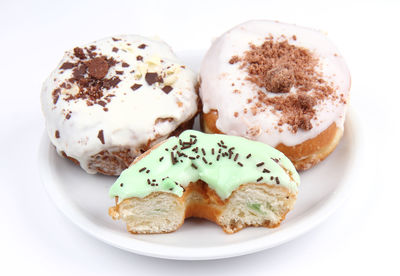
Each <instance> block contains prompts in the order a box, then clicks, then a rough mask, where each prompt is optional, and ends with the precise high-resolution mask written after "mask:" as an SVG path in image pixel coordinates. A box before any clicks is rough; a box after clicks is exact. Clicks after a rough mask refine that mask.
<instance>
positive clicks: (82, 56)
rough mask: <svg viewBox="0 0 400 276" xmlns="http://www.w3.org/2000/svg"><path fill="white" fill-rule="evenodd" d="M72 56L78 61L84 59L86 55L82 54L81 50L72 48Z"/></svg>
mask: <svg viewBox="0 0 400 276" xmlns="http://www.w3.org/2000/svg"><path fill="white" fill-rule="evenodd" d="M74 55H75V56H76V57H77V58H79V59H85V58H86V55H85V53H84V52H83V49H82V48H79V47H75V48H74Z"/></svg>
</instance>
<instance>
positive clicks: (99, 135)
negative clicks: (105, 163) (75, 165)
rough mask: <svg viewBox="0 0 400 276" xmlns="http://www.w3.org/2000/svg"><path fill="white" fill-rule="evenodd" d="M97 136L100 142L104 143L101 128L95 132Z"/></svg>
mask: <svg viewBox="0 0 400 276" xmlns="http://www.w3.org/2000/svg"><path fill="white" fill-rule="evenodd" d="M97 138H99V140H100V142H101V143H102V144H103V145H104V133H103V130H100V131H99V133H98V134H97Z"/></svg>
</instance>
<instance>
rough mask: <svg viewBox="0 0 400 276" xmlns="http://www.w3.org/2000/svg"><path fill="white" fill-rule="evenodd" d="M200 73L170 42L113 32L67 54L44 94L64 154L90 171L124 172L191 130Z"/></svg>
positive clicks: (51, 133)
mask: <svg viewBox="0 0 400 276" xmlns="http://www.w3.org/2000/svg"><path fill="white" fill-rule="evenodd" d="M195 85H196V76H195V74H194V73H193V72H192V71H191V70H189V69H188V68H187V67H186V66H184V65H182V63H181V62H180V61H179V60H178V59H177V57H176V56H175V55H174V54H173V52H172V50H171V49H170V47H169V46H168V45H167V44H166V43H164V42H163V41H160V40H156V39H149V38H145V37H142V36H137V35H122V36H117V37H109V38H105V39H102V40H98V41H95V42H93V43H89V44H87V45H84V46H82V47H76V48H74V49H73V50H70V51H67V52H66V53H65V55H64V57H63V59H62V60H61V62H60V64H59V65H58V66H57V68H56V69H55V70H54V71H53V72H52V73H51V75H50V76H49V77H48V79H47V80H46V81H45V83H44V85H43V89H42V94H41V103H42V109H43V113H44V116H45V119H46V127H47V132H48V135H49V138H50V140H51V142H52V144H53V145H54V146H55V147H56V149H57V152H58V153H59V154H61V155H63V156H65V157H68V158H69V159H71V160H73V161H75V162H76V163H79V164H80V166H81V167H82V168H83V169H84V170H85V171H87V172H88V173H96V172H100V173H103V174H108V175H119V174H120V172H121V171H122V170H123V169H125V168H126V167H127V166H128V165H129V164H130V163H131V162H132V161H133V159H134V158H135V157H136V156H138V155H139V154H141V153H142V152H144V151H146V150H147V149H148V148H150V147H151V146H152V145H154V144H156V143H158V142H160V141H161V140H163V139H166V138H167V137H168V136H170V135H171V134H176V133H177V132H179V131H181V130H183V129H185V128H187V127H191V124H192V122H193V120H192V118H193V117H194V116H195V114H196V113H197V110H198V96H197V92H196V91H195Z"/></svg>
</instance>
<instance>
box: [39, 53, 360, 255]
mask: <svg viewBox="0 0 400 276" xmlns="http://www.w3.org/2000/svg"><path fill="white" fill-rule="evenodd" d="M199 53H200V51H199V52H196V51H187V52H182V53H181V57H186V58H185V59H184V60H185V61H186V63H188V64H189V65H191V66H192V68H195V69H196V68H198V66H199V63H200V60H201V55H200V54H199ZM356 125H357V124H356V122H355V115H354V113H351V112H350V113H348V116H347V119H346V124H345V132H344V136H343V138H342V140H341V142H340V144H339V146H338V147H337V148H336V150H335V151H334V152H333V153H332V154H331V155H330V156H329V157H328V158H327V159H326V160H325V161H323V162H322V163H320V164H319V165H317V166H316V167H314V168H312V169H310V170H308V171H306V172H302V173H301V174H300V176H301V185H300V189H299V193H298V199H297V202H296V204H295V207H294V209H293V210H292V211H291V212H290V213H289V214H288V215H287V217H286V220H285V221H283V223H282V224H281V226H280V227H278V228H275V229H267V228H246V229H244V230H242V231H240V232H238V233H236V234H232V235H229V234H225V233H224V232H223V231H222V229H221V228H220V227H219V226H217V225H215V224H213V223H211V222H208V221H206V220H201V219H188V220H186V221H185V223H184V225H183V226H182V227H181V228H180V229H179V230H178V231H176V232H174V233H169V234H158V235H132V234H130V233H128V232H127V231H126V229H125V225H124V224H123V223H122V222H120V221H113V220H112V219H111V217H109V216H108V208H109V207H111V206H113V205H114V199H112V198H109V196H108V190H109V188H110V186H111V185H112V184H113V182H114V181H115V179H116V177H108V176H103V175H90V174H87V173H86V172H84V171H83V170H82V169H81V168H80V167H78V166H76V165H74V164H73V163H72V162H70V161H69V160H66V159H64V158H62V157H60V156H59V155H58V154H57V153H56V151H55V149H54V147H53V146H52V145H51V144H50V141H49V139H48V137H47V135H46V134H44V135H43V138H42V141H41V145H40V149H39V166H40V169H41V175H42V180H43V182H44V185H45V188H46V190H47V192H48V194H49V195H50V197H51V198H52V200H53V201H54V203H55V205H56V206H57V207H58V208H59V209H60V210H61V211H62V212H63V213H64V214H65V215H66V216H67V217H68V218H69V219H70V220H71V221H72V222H73V223H75V224H76V225H77V226H79V227H80V228H81V229H82V230H84V231H85V232H87V233H88V234H89V235H91V236H94V237H95V238H97V239H99V240H101V241H104V242H106V243H108V244H110V245H112V246H116V247H119V248H121V249H124V250H127V251H130V252H134V253H137V254H141V255H147V256H153V257H159V258H168V259H181V260H205V259H218V258H227V257H233V256H239V255H244V254H249V253H253V252H257V251H260V250H264V249H268V248H271V247H274V246H277V245H279V244H282V243H284V242H287V241H289V240H292V239H294V238H296V237H298V236H300V235H301V234H304V233H305V232H307V231H309V230H310V229H312V228H314V227H315V226H317V225H318V224H319V223H320V222H322V221H323V220H325V219H326V218H327V217H328V216H329V215H330V214H332V212H333V211H334V210H335V209H336V208H337V207H338V206H339V205H340V203H341V202H342V201H343V200H344V199H345V198H346V197H347V196H348V195H349V192H350V190H351V186H350V185H351V183H353V182H354V180H353V179H354V175H355V173H354V171H353V170H352V167H353V163H354V160H355V156H356V150H357V144H358V143H357V141H356V140H357V135H356V134H357V133H358V132H357V131H356V129H355V126H356Z"/></svg>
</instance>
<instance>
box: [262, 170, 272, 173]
mask: <svg viewBox="0 0 400 276" xmlns="http://www.w3.org/2000/svg"><path fill="white" fill-rule="evenodd" d="M270 172H271V171H270V170H267V169H263V173H270Z"/></svg>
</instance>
